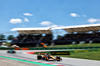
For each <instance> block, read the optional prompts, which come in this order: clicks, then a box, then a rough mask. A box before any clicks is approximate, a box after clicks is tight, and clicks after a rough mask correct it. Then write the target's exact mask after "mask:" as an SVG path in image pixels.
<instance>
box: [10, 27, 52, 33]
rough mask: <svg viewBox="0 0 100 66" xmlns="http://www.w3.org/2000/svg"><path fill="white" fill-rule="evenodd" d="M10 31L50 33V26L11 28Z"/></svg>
mask: <svg viewBox="0 0 100 66" xmlns="http://www.w3.org/2000/svg"><path fill="white" fill-rule="evenodd" d="M11 31H18V32H19V33H20V34H26V33H28V34H43V33H44V34H49V33H52V31H51V28H13V29H11Z"/></svg>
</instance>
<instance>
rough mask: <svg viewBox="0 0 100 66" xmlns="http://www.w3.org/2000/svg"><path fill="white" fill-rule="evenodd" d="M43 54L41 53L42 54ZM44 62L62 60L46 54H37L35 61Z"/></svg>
mask: <svg viewBox="0 0 100 66" xmlns="http://www.w3.org/2000/svg"><path fill="white" fill-rule="evenodd" d="M42 54H43V53H42ZM41 59H42V60H46V61H56V60H57V61H61V60H62V58H61V57H60V56H56V57H54V56H52V55H50V54H48V53H44V55H41V53H39V55H37V60H41Z"/></svg>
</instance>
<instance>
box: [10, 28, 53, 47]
mask: <svg viewBox="0 0 100 66" xmlns="http://www.w3.org/2000/svg"><path fill="white" fill-rule="evenodd" d="M12 31H17V32H19V35H18V36H17V37H16V38H14V39H13V41H12V43H11V44H12V45H14V44H16V45H18V46H20V47H36V46H37V47H38V46H41V45H40V43H46V44H48V45H50V44H51V41H52V31H51V29H50V28H14V29H12Z"/></svg>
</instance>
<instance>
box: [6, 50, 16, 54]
mask: <svg viewBox="0 0 100 66" xmlns="http://www.w3.org/2000/svg"><path fill="white" fill-rule="evenodd" d="M7 53H16V52H15V51H14V50H9V51H7Z"/></svg>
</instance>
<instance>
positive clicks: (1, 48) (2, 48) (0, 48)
mask: <svg viewBox="0 0 100 66" xmlns="http://www.w3.org/2000/svg"><path fill="white" fill-rule="evenodd" d="M11 49H15V48H4V47H0V50H11Z"/></svg>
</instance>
